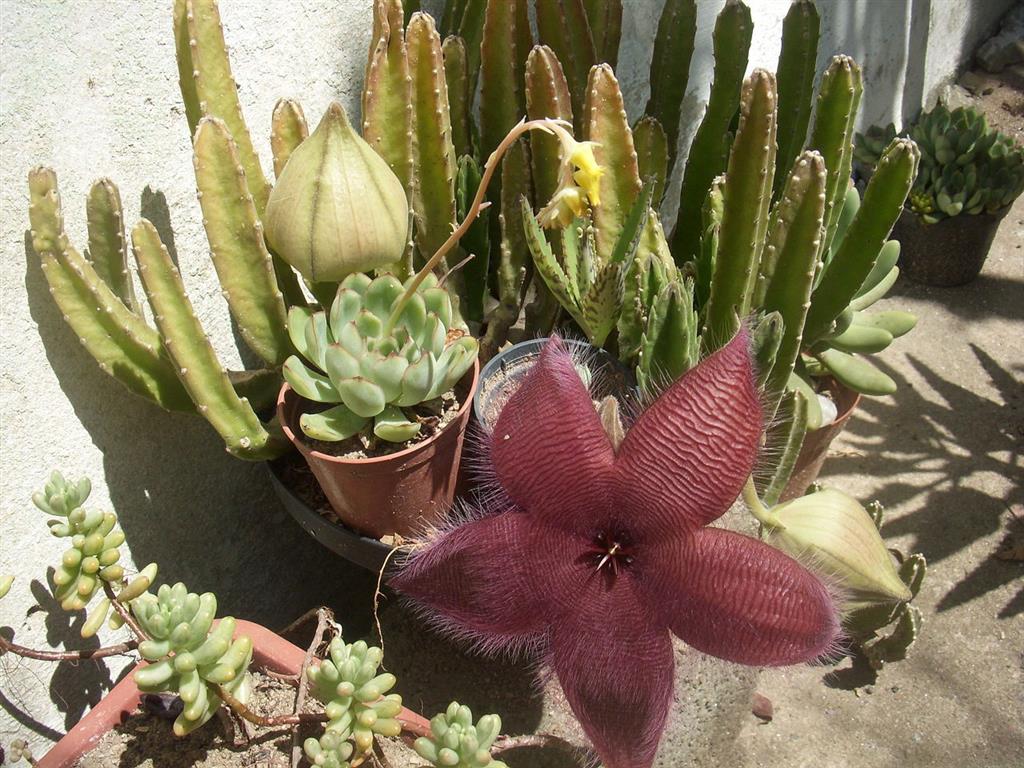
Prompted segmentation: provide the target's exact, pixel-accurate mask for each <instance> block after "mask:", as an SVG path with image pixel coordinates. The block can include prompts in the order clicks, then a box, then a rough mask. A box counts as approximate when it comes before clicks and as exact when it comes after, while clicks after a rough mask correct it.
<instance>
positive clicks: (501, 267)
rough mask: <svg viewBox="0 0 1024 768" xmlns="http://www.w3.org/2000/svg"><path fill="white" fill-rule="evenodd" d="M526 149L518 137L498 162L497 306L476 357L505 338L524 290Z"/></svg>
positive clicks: (483, 355) (492, 349)
mask: <svg viewBox="0 0 1024 768" xmlns="http://www.w3.org/2000/svg"><path fill="white" fill-rule="evenodd" d="M531 195H532V190H531V189H530V150H529V148H528V146H527V143H526V139H520V140H519V141H517V142H516V143H515V144H514V145H512V148H511V149H509V151H508V153H507V154H506V155H505V159H504V160H503V161H502V163H501V214H500V215H499V222H500V226H501V260H500V262H499V263H498V273H497V278H498V307H497V309H495V311H494V312H492V313H491V316H490V320H489V323H488V326H487V335H486V336H485V337H484V339H483V340H482V341H481V343H480V356H481V358H482V359H483V360H485V361H486V360H489V359H490V358H491V357H493V356H494V354H495V353H496V352H497V351H498V349H500V348H501V345H502V344H504V343H505V341H506V340H507V338H508V329H509V328H511V327H512V326H513V325H514V324H515V322H516V320H517V319H518V318H519V312H520V310H521V309H522V304H523V294H524V293H525V290H524V289H525V286H526V276H527V270H526V268H527V265H528V264H529V263H530V248H529V246H528V245H527V243H526V232H525V231H524V229H523V217H522V213H521V211H520V206H521V205H522V203H521V201H522V200H524V199H525V200H526V201H527V204H529V200H530V198H531Z"/></svg>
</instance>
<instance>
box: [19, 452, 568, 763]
mask: <svg viewBox="0 0 1024 768" xmlns="http://www.w3.org/2000/svg"><path fill="white" fill-rule="evenodd" d="M90 488H91V484H90V482H89V480H88V479H82V480H79V481H78V482H68V481H67V480H65V478H64V477H63V476H62V475H61V474H60V473H59V472H54V473H53V475H52V476H51V477H50V479H49V480H48V481H47V483H46V487H45V488H44V490H43V491H42V492H40V493H37V494H35V495H34V496H33V501H34V502H35V503H36V505H37V506H39V507H41V508H43V509H44V510H45V511H47V512H48V513H49V514H52V515H54V516H55V517H57V518H60V519H57V520H50V521H49V525H50V528H51V530H54V529H57V528H61V527H68V526H72V525H78V526H79V527H81V525H80V522H78V519H79V517H80V516H79V515H76V514H75V513H76V512H84V515H82V516H81V517H83V518H84V519H88V520H92V519H93V518H96V519H101V520H104V521H105V522H104V523H102V524H103V525H110V531H109V532H108V533H107V534H106V536H107V537H109V536H110V535H111V533H114V534H116V537H117V543H116V544H111V546H110V548H109V549H108V550H105V551H110V552H117V551H118V547H119V546H120V544H121V543H123V541H124V537H123V534H122V533H121V531H120V530H119V529H117V528H116V527H114V525H111V523H110V521H111V520H113V521H114V522H116V516H114V515H113V513H97V512H95V511H94V510H88V511H86V510H83V508H82V504H83V503H84V502H85V501H86V498H87V496H88V494H89V492H90ZM97 515H99V517H98V518H97ZM65 520H70V521H71V522H65ZM69 530H70V529H69ZM69 535H71V534H69ZM73 535H74V536H78V535H80V534H73ZM89 535H92V534H89ZM110 541H113V540H112V539H111V540H110ZM156 574H157V567H156V565H155V564H151V565H149V566H147V567H146V568H145V569H144V570H143V571H142V572H141V573H140V574H138V575H136V576H134V577H132V578H131V579H126V578H124V575H123V574H117V578H112V577H111V578H109V579H106V580H104V581H102V584H103V585H104V590H103V591H104V592H105V593H106V595H107V597H106V598H105V599H104V600H102V601H101V603H102V605H101V607H100V608H99V609H96V610H94V611H93V612H92V613H91V614H90V616H89V618H88V619H87V621H86V622H85V625H86V627H90V626H91V629H83V630H82V636H83V637H91V636H92V635H93V634H95V632H96V630H97V629H98V626H99V623H101V622H102V621H103V619H104V618H105V617H106V615H107V613H108V611H109V610H110V609H113V616H114V617H117V619H118V620H117V621H116V622H113V621H112V622H111V625H110V626H111V629H120V628H122V627H126V628H127V629H128V630H130V633H131V638H130V639H129V640H126V641H124V642H121V643H118V644H116V645H111V646H105V647H100V648H89V649H85V650H82V651H72V650H68V651H49V650H45V651H44V650H37V649H32V648H28V647H25V646H21V645H18V644H17V643H15V642H14V640H13V634H14V633H13V631H12V630H11V629H10V628H8V627H4V628H3V629H4V631H3V632H0V655H2V654H5V653H13V654H15V655H19V656H24V657H27V658H34V659H42V660H49V661H65V660H67V661H78V662H80V661H82V660H86V659H94V660H98V659H102V658H105V657H109V656H115V655H125V654H132V653H137V654H138V655H139V657H140V658H141V659H142V660H143V661H145V662H147V663H146V664H141V665H139V666H137V667H136V668H135V670H134V672H133V679H134V682H135V684H136V685H137V686H138V688H139V689H140V690H141V691H143V692H147V693H167V694H173V695H174V696H175V697H176V698H177V699H178V700H180V702H181V705H182V706H181V710H180V713H179V714H178V715H177V717H176V719H175V720H174V724H173V732H174V734H175V735H177V736H184V735H186V734H188V733H191V732H192V731H194V730H195V729H197V728H199V727H201V726H202V725H204V724H205V723H206V722H208V721H209V720H210V719H211V718H212V717H213V716H214V715H215V714H217V713H218V711H219V710H220V708H221V706H222V704H226V705H227V706H228V707H229V708H230V710H231V711H232V713H233V714H235V715H237V716H240V717H242V718H244V719H246V720H249V721H251V722H253V723H255V724H257V725H261V726H263V727H275V726H276V727H284V728H294V727H295V726H296V725H297V724H298V723H300V722H305V723H312V722H322V723H323V731H322V732H321V733H320V734H319V735H317V736H310V737H309V738H307V739H306V740H305V742H304V744H303V752H304V753H305V755H306V758H307V760H308V762H309V764H310V765H312V766H318V767H322V768H353V766H357V765H360V764H362V763H364V762H365V760H366V758H367V755H369V754H370V753H371V751H372V749H373V747H374V742H375V739H377V738H378V737H397V736H399V735H403V734H404V735H406V736H408V737H420V739H421V740H423V739H427V740H429V739H431V738H433V737H434V736H435V735H436V734H437V733H441V734H442V735H445V745H444V746H445V747H446V748H448V744H449V743H451V742H452V741H453V739H454V741H455V744H454V745H453V746H451V747H450V748H449V749H448V751H444V754H443V756H442V757H441V761H440V762H437V763H435V764H436V765H438V766H466V767H468V768H469V767H471V768H476V767H477V766H484V765H491V766H495V768H502V767H503V766H504V764H503V763H501V762H498V761H496V760H492V759H491V757H490V750H491V749H492V747H493V744H494V740H495V738H496V737H497V735H498V731H499V729H500V725H501V719H500V718H499V717H498V716H497V715H493V714H491V715H485V716H483V717H482V718H480V721H479V722H478V723H477V724H476V725H475V726H474V725H473V724H472V716H471V715H470V714H469V710H468V709H466V708H465V707H459V706H458V705H457V704H453V707H454V709H453V708H452V707H449V709H448V714H447V715H446V714H444V713H442V714H439V715H438V716H437V717H436V718H434V721H433V722H434V724H435V728H434V730H431V728H430V727H428V724H427V721H426V720H425V719H424V718H422V717H420V716H419V715H416V714H414V713H411V712H409V711H408V710H405V709H403V707H402V697H401V696H399V695H398V694H396V693H391V692H390V691H391V690H392V689H393V688H394V687H395V686H396V684H397V681H396V679H395V676H394V675H393V674H391V673H388V672H381V671H380V665H381V662H382V660H383V656H384V654H383V651H382V650H381V649H380V648H378V647H375V646H371V645H368V644H367V643H366V642H364V641H359V642H356V643H352V644H346V643H345V642H344V640H343V639H342V638H341V636H340V634H335V636H334V637H333V638H332V640H331V642H330V643H329V645H328V652H327V657H326V658H323V659H321V658H318V656H317V655H316V652H315V649H316V647H317V646H319V644H320V642H321V639H322V631H323V630H325V629H327V627H328V625H333V622H330V621H328V622H325V623H324V625H323V627H322V629H321V630H318V632H317V635H316V638H315V641H314V643H313V648H312V649H311V650H310V652H309V653H310V657H311V661H310V662H308V663H307V665H304V667H303V668H302V670H301V672H300V674H302V675H304V676H305V677H306V678H307V680H308V684H309V689H308V690H309V693H310V694H311V695H312V696H313V697H314V698H315V699H316V700H318V701H319V702H321V703H322V704H323V712H322V714H320V713H317V712H308V711H307V712H305V713H303V714H302V715H301V716H298V715H296V714H294V713H292V712H288V713H280V714H271V715H269V716H264V715H258V714H256V713H254V712H252V711H251V710H250V709H249V708H248V706H247V702H248V701H249V700H250V698H251V693H252V685H253V679H252V675H251V671H250V666H251V665H252V661H253V642H252V640H251V639H250V638H249V637H248V636H246V635H245V634H243V633H241V632H239V626H238V622H236V620H235V619H234V618H232V617H224V618H221V619H219V620H218V619H217V617H216V614H217V598H216V596H215V595H214V594H213V593H210V592H207V593H204V594H201V595H199V594H195V593H192V592H190V591H189V589H188V588H187V587H186V586H185V585H184V584H182V583H177V584H174V585H173V586H172V585H168V584H163V585H161V586H160V587H159V588H158V589H157V590H156V591H155V592H152V591H150V587H151V585H152V583H153V581H154V580H155V578H156ZM108 575H111V574H109V573H108ZM13 581H14V578H13V576H0V599H3V598H4V597H6V596H7V594H8V592H9V591H10V589H11V586H12V583H13ZM62 589H63V587H62V586H61V585H59V584H58V585H56V586H55V593H56V594H58V595H59V594H60V592H61V590H62ZM94 592H95V590H91V591H90V592H89V593H88V594H86V593H85V592H80V593H77V594H78V595H79V597H80V598H81V603H82V604H81V605H80V604H79V602H75V603H74V604H70V603H68V602H67V601H63V602H62V608H63V609H64V610H69V611H78V610H80V609H81V608H82V607H84V606H85V605H87V604H88V603H89V602H90V601H91V599H92V598H93V596H94V595H93V593H94ZM321 613H324V614H326V615H329V613H330V612H329V611H327V609H321ZM97 617H99V618H98V620H97ZM333 626H334V629H333V630H332V631H334V632H339V633H340V628H338V627H337V625H333ZM446 717H447V718H448V719H447V720H446ZM439 723H448V724H449V726H450V727H449V726H446V727H445V728H444V729H442V730H437V727H438V726H437V724H439ZM456 734H457V735H458V738H454V737H455V736H456ZM555 743H556V744H561V743H562V742H560V741H559V740H555ZM19 750H21V747H19ZM442 751H443V750H442ZM449 753H451V754H454V755H456V757H457V760H456V762H451V761H450V755H449ZM23 754H24V755H30V754H31V753H30V752H29V749H28V746H27V745H25V746H24V748H23ZM9 756H10V755H9ZM28 760H29V762H32V760H31V757H29V758H28ZM458 760H463V762H458Z"/></svg>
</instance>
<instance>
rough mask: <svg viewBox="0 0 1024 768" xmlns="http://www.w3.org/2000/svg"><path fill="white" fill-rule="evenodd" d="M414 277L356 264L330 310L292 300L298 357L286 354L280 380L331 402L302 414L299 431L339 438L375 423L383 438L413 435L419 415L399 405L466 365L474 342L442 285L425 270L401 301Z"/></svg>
mask: <svg viewBox="0 0 1024 768" xmlns="http://www.w3.org/2000/svg"><path fill="white" fill-rule="evenodd" d="M411 281H412V278H410V280H409V281H407V283H406V285H404V286H403V284H402V283H400V282H399V281H398V280H397V279H396V278H395V277H393V276H392V275H382V276H381V277H378V278H375V279H373V280H371V279H370V278H369V277H367V276H366V275H363V274H355V275H351V276H350V277H348V278H346V279H345V280H344V281H343V282H342V283H341V286H340V287H339V288H338V293H337V296H336V297H335V300H334V304H333V305H332V306H331V308H330V311H329V312H328V311H323V310H321V311H312V310H309V309H302V308H298V307H294V308H292V310H291V313H290V315H289V318H288V328H289V332H290V333H291V338H292V343H293V344H294V346H295V348H296V349H297V350H298V351H299V353H300V354H301V355H302V358H300V357H298V356H296V355H293V356H291V357H290V358H288V360H287V361H286V362H285V365H284V377H285V380H286V381H287V382H288V383H289V384H290V385H291V386H292V388H293V389H294V390H295V391H296V392H297V393H298V394H299V395H301V396H302V397H304V398H306V399H307V400H311V401H313V402H316V403H324V404H329V405H330V406H331V407H329V408H328V409H327V410H324V411H321V412H310V413H304V414H303V415H302V417H301V419H300V421H299V424H300V426H301V427H302V430H303V432H305V434H306V435H308V436H309V437H312V438H314V439H317V440H325V441H339V440H345V439H347V438H349V437H352V436H353V435H356V434H358V433H359V432H360V431H362V430H364V429H367V430H368V429H369V428H370V427H371V426H372V429H373V433H374V434H375V435H376V436H377V437H378V438H380V439H381V440H387V441H390V442H404V441H406V440H410V439H412V438H413V437H415V436H416V435H417V434H419V431H420V422H419V421H418V420H417V419H416V418H415V417H414V416H413V415H410V413H409V412H408V411H407V410H405V409H409V408H412V407H413V406H417V405H420V404H421V403H424V402H427V401H430V400H433V399H435V398H438V397H440V396H441V395H443V394H445V393H446V392H448V391H449V390H450V389H451V388H452V387H454V386H455V384H456V383H457V382H458V381H459V380H460V379H461V378H462V377H463V375H464V374H465V373H466V371H467V370H469V368H470V367H472V365H473V361H474V360H475V359H476V354H477V350H478V344H477V341H476V339H474V338H473V337H472V336H468V335H466V334H465V333H464V332H462V331H460V330H459V329H458V328H457V327H455V326H454V324H453V311H452V304H451V298H450V297H449V295H448V293H447V292H446V291H445V290H444V289H443V288H439V287H437V279H436V278H435V277H434V276H433V275H430V276H428V277H427V279H426V280H424V282H423V283H422V284H421V285H420V287H419V288H418V289H417V291H416V293H414V294H413V295H412V297H411V298H410V299H409V300H408V301H407V302H406V303H404V304H403V303H402V301H403V292H404V290H405V289H406V288H407V287H409V285H410V284H411ZM396 314H397V318H396V317H395V315H396Z"/></svg>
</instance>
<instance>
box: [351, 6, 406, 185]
mask: <svg viewBox="0 0 1024 768" xmlns="http://www.w3.org/2000/svg"><path fill="white" fill-rule="evenodd" d="M409 77H410V70H409V60H408V55H407V50H406V41H405V32H404V17H403V15H402V2H401V0H375V2H374V4H373V37H372V39H371V43H370V56H369V60H368V61H367V64H366V80H365V83H364V85H363V102H362V103H363V139H364V140H365V141H366V143H367V144H369V145H370V146H371V147H373V149H374V151H376V152H377V154H378V155H380V156H381V157H382V158H384V160H385V162H387V164H388V166H389V167H390V168H391V170H392V171H393V172H394V174H395V176H397V177H398V180H399V181H401V182H402V185H403V186H404V187H405V188H406V192H407V193H409V192H411V186H410V185H411V183H412V165H413V158H412V121H413V116H412V112H413V108H412V89H411V84H410V79H409Z"/></svg>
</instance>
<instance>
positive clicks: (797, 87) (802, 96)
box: [774, 0, 821, 199]
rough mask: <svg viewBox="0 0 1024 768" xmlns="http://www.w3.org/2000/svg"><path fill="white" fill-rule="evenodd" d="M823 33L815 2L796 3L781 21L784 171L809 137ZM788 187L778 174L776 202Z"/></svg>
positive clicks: (780, 163)
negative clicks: (808, 129)
mask: <svg viewBox="0 0 1024 768" xmlns="http://www.w3.org/2000/svg"><path fill="white" fill-rule="evenodd" d="M820 31H821V19H820V18H819V16H818V9H817V8H816V7H815V5H814V2H813V0H797V1H796V2H794V3H793V4H792V5H791V6H790V7H789V12H788V13H787V14H786V18H785V19H784V20H783V22H782V49H781V51H780V52H779V64H778V69H777V70H776V73H775V76H776V78H777V79H778V87H779V152H778V167H780V168H783V169H785V168H789V167H791V166H792V165H793V163H794V162H795V161H796V156H797V155H799V154H800V150H801V149H802V148H803V146H804V140H805V139H806V138H807V125H808V123H809V122H810V118H811V104H812V98H811V97H812V95H813V92H814V75H815V66H816V64H817V59H818V37H819V35H820ZM785 184H786V177H785V176H784V175H782V174H778V175H776V177H775V193H774V196H775V198H776V199H777V198H778V197H779V195H781V194H782V190H783V187H784V186H785Z"/></svg>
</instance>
